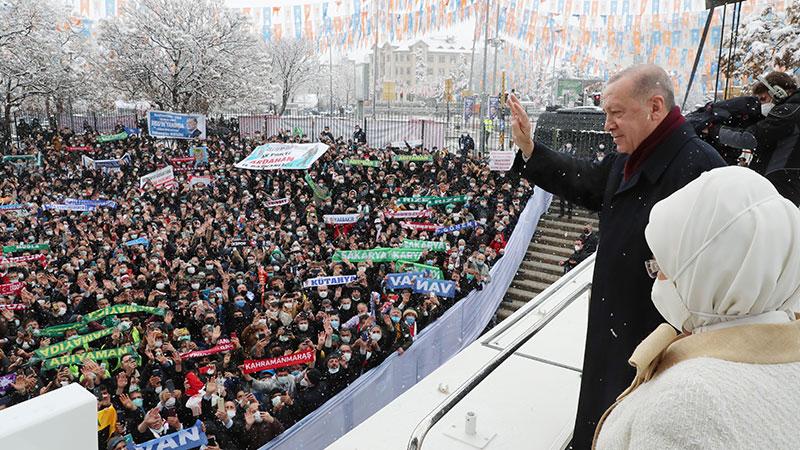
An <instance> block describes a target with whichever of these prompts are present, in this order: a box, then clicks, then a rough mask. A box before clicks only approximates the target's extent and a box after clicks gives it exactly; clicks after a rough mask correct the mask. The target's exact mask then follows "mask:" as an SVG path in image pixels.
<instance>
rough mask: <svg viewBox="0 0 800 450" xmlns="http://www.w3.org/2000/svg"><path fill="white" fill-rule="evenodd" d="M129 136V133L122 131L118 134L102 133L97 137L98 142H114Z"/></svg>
mask: <svg viewBox="0 0 800 450" xmlns="http://www.w3.org/2000/svg"><path fill="white" fill-rule="evenodd" d="M127 138H128V133H126V132H124V131H123V132H121V133H117V134H102V135H100V136H98V137H97V142H101V143H102V142H113V141H121V140H123V139H127Z"/></svg>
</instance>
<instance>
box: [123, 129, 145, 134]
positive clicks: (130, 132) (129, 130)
mask: <svg viewBox="0 0 800 450" xmlns="http://www.w3.org/2000/svg"><path fill="white" fill-rule="evenodd" d="M123 128H125V132H126V133H128V136H139V135H141V134H142V129H141V128H138V127H123Z"/></svg>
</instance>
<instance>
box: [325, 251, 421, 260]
mask: <svg viewBox="0 0 800 450" xmlns="http://www.w3.org/2000/svg"><path fill="white" fill-rule="evenodd" d="M421 256H422V250H417V249H407V248H374V249H372V250H336V253H334V254H333V261H335V262H338V261H342V260H344V259H346V260H348V261H351V262H361V261H366V260H371V261H372V262H391V261H397V260H399V259H402V260H405V261H418V260H419V258H420V257H421Z"/></svg>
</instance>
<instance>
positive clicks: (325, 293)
mask: <svg viewBox="0 0 800 450" xmlns="http://www.w3.org/2000/svg"><path fill="white" fill-rule="evenodd" d="M319 297H320V298H327V297H328V291H320V293H319Z"/></svg>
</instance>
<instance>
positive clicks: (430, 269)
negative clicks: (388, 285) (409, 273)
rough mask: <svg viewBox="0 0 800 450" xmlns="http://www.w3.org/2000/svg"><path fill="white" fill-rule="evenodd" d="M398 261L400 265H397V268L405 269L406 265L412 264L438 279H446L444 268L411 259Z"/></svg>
mask: <svg viewBox="0 0 800 450" xmlns="http://www.w3.org/2000/svg"><path fill="white" fill-rule="evenodd" d="M397 263H398V265H399V267H396V269H398V270H403V268H404V267H406V266H411V267H413V268H415V269H417V271H421V272H426V275H427V276H430V277H432V278H436V279H437V280H444V273H442V269H440V268H438V267H435V266H429V265H427V264H420V263H415V262H411V261H397Z"/></svg>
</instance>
